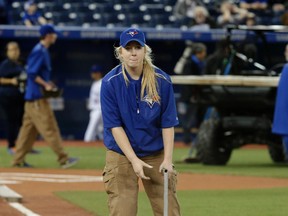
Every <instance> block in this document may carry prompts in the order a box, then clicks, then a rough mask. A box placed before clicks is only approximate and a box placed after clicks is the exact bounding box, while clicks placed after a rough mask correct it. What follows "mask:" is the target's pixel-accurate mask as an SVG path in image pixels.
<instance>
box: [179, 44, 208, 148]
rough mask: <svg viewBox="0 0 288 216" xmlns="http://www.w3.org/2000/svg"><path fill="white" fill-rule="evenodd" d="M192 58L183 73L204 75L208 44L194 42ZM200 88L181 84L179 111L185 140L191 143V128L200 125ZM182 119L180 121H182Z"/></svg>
mask: <svg viewBox="0 0 288 216" xmlns="http://www.w3.org/2000/svg"><path fill="white" fill-rule="evenodd" d="M191 50H192V53H191V55H190V57H189V58H190V59H189V60H188V61H187V62H186V63H185V65H184V67H183V71H182V75H203V71H204V60H205V58H206V46H205V45H204V44H202V43H195V44H192V49H191ZM197 91H198V88H197V87H196V86H192V85H183V86H181V97H180V102H179V103H178V111H179V114H180V117H182V118H181V120H182V126H183V141H184V143H185V144H187V145H188V144H189V143H191V141H192V137H191V133H190V131H191V128H192V127H198V124H199V122H198V111H199V110H198V106H197V103H196V102H197ZM181 120H180V121H181Z"/></svg>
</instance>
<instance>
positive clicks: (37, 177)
mask: <svg viewBox="0 0 288 216" xmlns="http://www.w3.org/2000/svg"><path fill="white" fill-rule="evenodd" d="M1 180H4V181H7V180H16V181H38V182H55V183H69V182H70V183H73V182H74V183H75V182H102V180H103V178H102V176H86V175H85V176H84V175H61V174H59V175H58V174H41V173H39V174H38V173H13V172H8V173H0V181H1Z"/></svg>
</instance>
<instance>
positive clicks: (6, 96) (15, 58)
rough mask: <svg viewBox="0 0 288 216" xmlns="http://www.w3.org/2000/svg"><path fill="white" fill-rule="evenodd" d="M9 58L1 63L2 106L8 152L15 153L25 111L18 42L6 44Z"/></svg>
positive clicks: (0, 92)
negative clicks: (20, 81) (20, 80)
mask: <svg viewBox="0 0 288 216" xmlns="http://www.w3.org/2000/svg"><path fill="white" fill-rule="evenodd" d="M6 55H7V58H6V59H5V60H4V61H3V62H2V63H1V65H0V106H1V108H2V110H3V112H4V115H5V117H6V122H7V123H6V124H7V125H6V127H5V128H6V129H7V141H8V149H7V150H8V153H10V154H13V153H14V149H13V148H14V147H15V141H16V138H17V135H18V131H19V128H20V126H21V122H22V116H23V112H24V96H23V92H20V89H19V86H18V77H19V76H20V74H21V73H23V72H24V68H23V66H22V64H21V63H20V62H19V57H20V49H19V45H18V43H16V42H9V43H8V44H7V46H6Z"/></svg>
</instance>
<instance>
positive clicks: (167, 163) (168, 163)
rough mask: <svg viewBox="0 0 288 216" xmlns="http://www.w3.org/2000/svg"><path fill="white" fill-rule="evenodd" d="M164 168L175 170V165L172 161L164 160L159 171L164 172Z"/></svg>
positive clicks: (170, 170) (169, 170)
mask: <svg viewBox="0 0 288 216" xmlns="http://www.w3.org/2000/svg"><path fill="white" fill-rule="evenodd" d="M163 170H167V171H168V172H173V170H174V165H173V163H172V162H171V161H165V160H164V161H163V162H162V163H161V165H160V167H159V172H162V171H163Z"/></svg>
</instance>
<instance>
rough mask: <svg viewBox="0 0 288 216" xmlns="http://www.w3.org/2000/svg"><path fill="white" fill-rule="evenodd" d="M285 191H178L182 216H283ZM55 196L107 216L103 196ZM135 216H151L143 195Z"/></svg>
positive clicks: (85, 194) (71, 192)
mask: <svg viewBox="0 0 288 216" xmlns="http://www.w3.org/2000/svg"><path fill="white" fill-rule="evenodd" d="M287 194H288V188H277V189H261V190H231V191H228V190H227V191H226V190H222V191H179V192H178V199H179V202H180V205H181V212H182V215H183V216H190V215H193V216H223V215H227V216H243V215H245V216H286V215H287V212H288V205H287V202H288V196H287ZM57 195H58V196H60V197H62V198H64V199H66V200H68V201H69V202H71V203H73V204H76V205H78V206H80V207H82V208H84V209H87V210H88V211H90V212H93V213H94V214H95V215H99V216H106V215H108V209H107V196H106V194H105V192H86V191H85V192H84V191H83V192H73V191H69V192H57ZM138 212H139V213H138V216H147V215H153V214H152V211H151V207H150V204H149V201H148V199H147V197H146V195H145V193H144V192H141V193H140V194H139V207H138Z"/></svg>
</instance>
